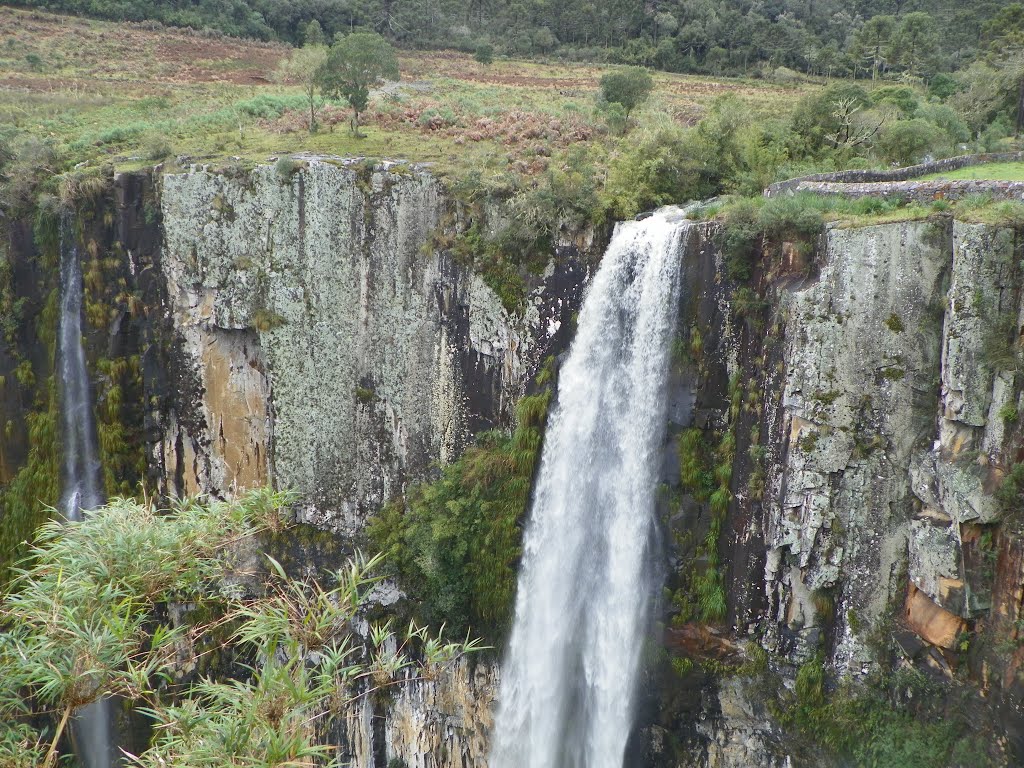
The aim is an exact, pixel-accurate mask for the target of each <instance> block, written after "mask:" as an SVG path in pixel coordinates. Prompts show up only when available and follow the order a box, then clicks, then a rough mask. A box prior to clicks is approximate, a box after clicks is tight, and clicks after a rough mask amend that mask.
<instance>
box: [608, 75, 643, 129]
mask: <svg viewBox="0 0 1024 768" xmlns="http://www.w3.org/2000/svg"><path fill="white" fill-rule="evenodd" d="M653 88H654V78H652V77H651V73H650V72H648V71H647V70H646V69H641V68H640V67H629V68H628V69H623V70H620V71H618V72H609V73H608V74H606V75H603V76H602V77H601V99H602V100H604V101H606V102H608V103H609V104H621V105H622V108H623V109H625V110H626V119H627V120H628V119H629V114H630V112H632V111H633V110H634V109H636V108H637V107H638V106H640V105H641V104H643V103H644V102H645V101H647V98H648V97H649V96H650V95H651V91H652V90H653Z"/></svg>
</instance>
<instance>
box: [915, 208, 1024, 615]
mask: <svg viewBox="0 0 1024 768" xmlns="http://www.w3.org/2000/svg"><path fill="white" fill-rule="evenodd" d="M952 246H953V247H952V252H951V254H950V256H951V278H950V286H949V290H948V292H947V299H946V312H945V322H944V327H943V352H942V375H941V396H940V402H939V409H938V429H937V434H936V436H935V438H936V439H935V441H934V444H933V445H932V447H931V448H930V450H929V451H928V452H927V453H923V454H921V455H920V456H919V457H918V458H917V460H916V461H915V462H914V463H913V464H912V466H911V469H910V471H911V481H912V488H913V491H914V494H915V495H916V496H917V498H918V499H919V500H920V501H921V510H920V512H919V514H918V515H917V517H918V520H915V522H914V531H915V535H913V536H912V537H911V540H910V579H911V581H912V582H913V584H914V585H915V587H916V588H918V589H920V590H921V591H922V592H924V593H925V594H926V595H927V596H928V597H929V598H931V600H933V601H935V602H936V603H937V604H938V605H939V606H941V607H942V608H943V609H945V610H947V611H950V612H952V613H954V614H956V615H958V616H963V617H971V616H972V615H973V614H974V613H976V612H977V611H978V610H982V609H985V608H987V606H988V603H989V598H988V594H987V591H988V587H987V586H986V585H985V584H984V583H982V582H981V581H979V580H978V579H976V578H975V579H972V578H969V574H968V573H967V572H966V571H967V568H966V561H965V559H964V552H963V548H964V546H963V545H964V535H965V532H966V531H968V530H969V529H970V530H973V527H972V526H975V525H977V524H990V523H993V522H995V521H997V520H998V519H999V516H1000V508H999V504H998V502H997V500H996V499H995V498H994V497H993V494H992V492H993V490H994V488H995V487H996V486H997V485H998V482H999V478H1000V474H999V470H998V469H997V466H998V463H999V462H1000V461H1001V460H1002V459H1003V456H1002V453H1003V444H1004V442H1005V438H1006V425H1005V423H1004V421H1003V418H1002V416H1001V415H1000V414H1001V412H1002V411H1003V409H1004V408H1006V407H1007V406H1011V407H1015V406H1016V401H1017V389H1016V386H1015V384H1016V381H1015V378H1016V376H1015V374H1014V372H1012V371H1005V370H1000V363H1002V364H1006V362H1007V361H1006V360H1000V355H999V354H998V342H999V338H998V337H999V334H1001V333H1003V332H1004V331H1008V332H1007V333H1006V334H1005V335H1006V336H1007V339H1006V342H1007V343H1009V336H1010V333H1009V330H1010V329H1006V328H1004V326H1005V325H1006V324H1007V323H1006V321H1009V323H1013V322H1015V321H1017V318H1018V316H1019V313H1020V307H1019V300H1018V298H1017V293H1016V292H1015V289H1014V286H1013V281H1014V278H1013V270H1014V261H1015V259H1016V258H1017V257H1016V244H1015V235H1014V232H1013V231H1012V230H1010V229H1004V228H999V227H992V226H989V225H980V224H968V223H964V222H959V221H957V222H954V224H953V243H952ZM1017 324H1018V326H1019V322H1018V323H1017ZM1010 362H1012V361H1010Z"/></svg>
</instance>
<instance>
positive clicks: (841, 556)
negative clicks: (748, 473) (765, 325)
mask: <svg viewBox="0 0 1024 768" xmlns="http://www.w3.org/2000/svg"><path fill="white" fill-rule="evenodd" d="M948 254H949V237H948V232H947V230H946V229H945V228H944V227H943V226H942V225H936V224H933V223H929V222H913V223H904V224H894V225H883V226H875V227H867V228H862V229H830V230H829V231H828V232H827V234H826V235H825V242H824V249H823V255H822V258H821V260H820V274H819V276H818V278H817V279H816V280H814V281H810V282H808V283H807V284H798V285H796V286H794V287H792V288H790V289H789V290H786V291H784V292H783V294H782V296H781V299H780V301H781V304H782V311H783V312H784V313H785V315H786V318H787V319H786V348H785V352H784V364H785V366H786V374H785V384H784V391H783V393H782V409H783V415H782V423H781V424H780V429H781V431H782V433H781V434H780V435H779V436H778V439H779V440H780V441H781V443H782V445H783V446H784V451H783V455H782V456H781V457H780V460H779V462H778V464H777V466H776V467H775V468H774V477H773V478H772V480H773V488H774V494H773V497H772V498H771V499H770V500H769V501H768V503H767V504H766V513H765V516H766V539H767V546H768V548H769V557H768V560H767V566H766V573H765V580H766V588H767V590H768V593H769V596H770V600H771V605H772V608H771V610H772V611H773V618H774V622H775V623H774V629H773V630H772V631H773V632H774V637H775V643H776V645H777V647H778V648H779V650H783V651H785V652H787V653H788V654H789V655H790V656H791V658H792V659H793V660H794V661H803V660H806V659H807V658H810V656H812V655H813V654H814V652H815V650H816V644H817V641H818V638H819V636H820V632H819V631H818V630H819V629H820V628H821V627H823V626H824V624H825V623H826V622H827V621H830V620H831V621H834V625H835V633H836V637H837V638H838V640H837V644H836V647H835V649H834V650H833V652H832V663H833V665H834V667H835V668H836V669H837V670H838V671H853V672H859V671H860V670H861V669H862V667H863V666H864V665H866V664H868V662H869V659H868V657H867V654H866V653H865V649H864V644H863V642H861V641H860V640H858V638H857V637H856V633H855V632H854V630H853V628H852V627H851V626H850V621H849V617H850V616H855V617H856V618H857V620H858V622H857V623H858V624H863V625H864V626H869V625H870V623H871V622H872V621H874V620H875V619H877V618H878V617H880V616H881V615H882V613H883V612H884V611H885V609H886V607H887V605H888V604H889V602H890V600H891V599H892V597H893V596H894V595H895V594H896V593H897V592H898V591H899V590H900V589H901V588H902V585H901V584H899V583H897V580H896V576H897V573H898V571H899V570H900V564H901V562H902V561H903V558H904V557H905V552H906V541H907V535H908V524H909V520H910V516H911V506H912V505H911V500H910V487H909V482H908V466H909V464H910V460H911V457H912V455H914V453H915V452H916V451H920V450H921V448H922V447H925V446H929V445H930V444H931V441H932V439H933V422H932V419H933V416H932V414H933V413H934V407H935V401H934V396H933V395H931V393H932V392H934V388H935V384H934V382H935V381H936V380H937V379H938V375H939V359H940V316H939V315H938V314H937V313H936V311H935V307H941V300H942V287H943V286H942V283H943V277H944V274H945V272H946V269H947V264H948ZM826 607H828V608H830V611H829V613H830V614H831V615H826V616H823V615H819V614H821V612H822V610H823V609H825V608H826Z"/></svg>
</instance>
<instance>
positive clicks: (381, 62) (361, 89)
mask: <svg viewBox="0 0 1024 768" xmlns="http://www.w3.org/2000/svg"><path fill="white" fill-rule="evenodd" d="M385 79H391V80H397V79H398V58H397V57H396V56H395V50H394V48H392V47H391V46H390V45H389V44H388V42H387V40H385V39H384V38H383V37H381V36H380V35H378V34H376V33H375V32H353V33H352V34H351V35H347V36H345V37H343V38H341V39H340V40H339V41H338V42H336V43H335V44H334V45H333V46H332V47H331V49H330V51H329V52H328V54H327V60H326V61H325V62H324V64H323V65H322V66H321V67H320V68H319V70H318V71H317V76H316V82H317V83H318V84H319V86H320V87H321V88H322V89H323V91H324V93H327V94H329V95H331V96H342V97H344V98H345V100H346V101H347V102H348V103H349V104H350V105H351V106H352V112H353V116H352V133H353V134H354V135H356V136H359V135H360V133H359V115H360V114H361V113H362V112H364V111H365V110H366V106H367V104H368V103H369V101H370V89H371V88H373V87H375V86H377V85H379V84H380V83H381V82H383V81H384V80H385Z"/></svg>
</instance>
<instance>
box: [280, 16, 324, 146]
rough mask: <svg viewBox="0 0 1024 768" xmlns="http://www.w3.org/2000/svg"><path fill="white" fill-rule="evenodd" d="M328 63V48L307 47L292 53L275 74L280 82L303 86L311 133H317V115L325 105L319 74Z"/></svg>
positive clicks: (318, 46) (319, 46) (320, 46)
mask: <svg viewBox="0 0 1024 768" xmlns="http://www.w3.org/2000/svg"><path fill="white" fill-rule="evenodd" d="M312 23H315V22H311V24H312ZM326 61H327V47H326V46H323V45H307V46H306V47H304V48H299V49H297V50H294V51H292V55H291V56H289V57H288V58H287V59H284V60H283V61H282V62H281V64H280V65H279V66H278V69H277V72H276V73H275V79H276V80H278V81H279V82H284V83H298V84H299V85H301V86H302V93H303V94H304V95H305V97H306V101H307V103H308V104H309V132H310V133H315V132H316V129H317V122H316V115H317V113H318V112H319V111H320V109H321V107H323V105H324V100H323V97H322V96H320V95H319V93H318V91H320V85H319V81H318V73H319V72H320V69H321V68H322V67H323V65H324V63H325V62H326Z"/></svg>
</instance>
